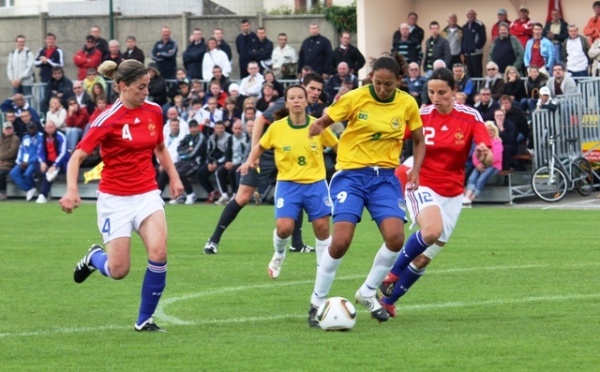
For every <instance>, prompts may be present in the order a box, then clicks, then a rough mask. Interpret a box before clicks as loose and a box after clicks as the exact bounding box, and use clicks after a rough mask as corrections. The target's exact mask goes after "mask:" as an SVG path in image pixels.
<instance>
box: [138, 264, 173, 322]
mask: <svg viewBox="0 0 600 372" xmlns="http://www.w3.org/2000/svg"><path fill="white" fill-rule="evenodd" d="M166 285H167V263H166V262H164V263H157V262H152V261H150V260H148V268H147V269H146V275H145V276H144V283H143V284H142V302H141V304H140V315H139V317H138V321H137V325H140V324H142V323H143V322H145V321H146V320H148V319H149V318H150V317H152V314H154V311H155V310H156V306H158V301H159V300H160V296H161V295H162V293H163V290H164V289H165V286H166Z"/></svg>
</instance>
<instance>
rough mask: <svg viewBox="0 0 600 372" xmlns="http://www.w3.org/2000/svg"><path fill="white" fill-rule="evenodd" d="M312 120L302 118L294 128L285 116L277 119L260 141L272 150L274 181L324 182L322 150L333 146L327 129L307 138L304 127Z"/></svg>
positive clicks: (334, 141)
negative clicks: (275, 176) (301, 123)
mask: <svg viewBox="0 0 600 372" xmlns="http://www.w3.org/2000/svg"><path fill="white" fill-rule="evenodd" d="M315 120H316V119H315V118H313V117H312V116H307V117H306V124H304V125H302V126H295V125H293V124H292V122H291V120H290V118H289V116H288V117H285V118H283V119H281V120H277V121H276V122H274V123H273V124H271V125H270V126H269V130H267V132H266V133H265V134H264V135H263V136H262V138H261V139H260V146H261V147H262V148H264V149H273V150H274V152H275V164H276V165H277V180H279V181H294V182H298V183H313V182H317V181H321V180H323V179H325V160H324V159H323V149H324V148H325V147H333V146H335V145H337V143H338V139H337V137H336V136H335V134H333V132H332V131H331V130H330V129H327V130H324V131H323V133H321V134H320V135H318V136H314V137H310V138H309V136H308V127H309V126H310V124H311V123H312V122H313V121H315Z"/></svg>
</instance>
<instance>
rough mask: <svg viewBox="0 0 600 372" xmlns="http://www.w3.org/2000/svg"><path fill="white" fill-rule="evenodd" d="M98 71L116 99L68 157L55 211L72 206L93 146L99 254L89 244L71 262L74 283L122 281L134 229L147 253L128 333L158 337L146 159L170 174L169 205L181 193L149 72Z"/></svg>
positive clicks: (154, 235)
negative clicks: (98, 170) (95, 277)
mask: <svg viewBox="0 0 600 372" xmlns="http://www.w3.org/2000/svg"><path fill="white" fill-rule="evenodd" d="M99 71H100V72H101V73H102V74H103V75H105V76H107V77H108V78H110V79H113V80H114V82H115V83H116V88H115V89H116V90H117V91H118V92H119V99H118V100H117V101H116V102H115V103H114V104H113V105H112V107H111V108H110V109H109V110H107V111H106V112H104V113H102V114H101V115H100V116H99V117H98V118H97V119H96V121H94V123H92V125H91V127H90V130H89V131H88V132H87V134H86V135H85V137H84V138H83V139H82V140H81V142H80V143H79V145H78V146H77V148H76V150H75V151H74V152H73V155H72V156H71V160H70V161H69V165H68V168H67V192H66V194H65V195H64V196H63V197H62V199H61V200H60V204H61V207H62V209H63V211H65V212H66V213H71V212H73V210H74V209H75V208H77V207H78V206H79V204H80V203H81V199H80V198H79V192H78V190H77V176H78V174H79V166H80V164H81V162H82V161H83V160H84V159H85V158H86V157H87V155H88V154H90V153H91V152H92V151H93V150H94V148H95V147H96V146H98V145H100V152H101V155H102V161H104V170H103V171H102V179H101V180H100V185H99V187H98V190H99V192H98V202H97V213H98V228H99V230H100V233H101V234H102V238H103V239H104V244H105V245H106V252H105V251H104V250H103V249H102V247H101V246H100V245H98V244H94V245H92V247H91V248H90V249H89V250H88V253H87V254H86V255H85V256H84V257H83V258H82V259H81V261H79V262H78V263H77V266H76V267H75V272H74V275H73V278H74V279H75V282H76V283H81V282H83V281H84V280H85V279H87V277H88V276H89V275H90V274H91V273H93V272H94V271H96V270H98V271H100V273H102V275H104V276H107V277H109V278H113V279H122V278H124V277H125V276H126V275H127V273H128V272H129V266H130V262H131V260H130V246H131V231H132V230H135V231H136V232H137V233H138V234H139V235H140V237H141V238H142V241H143V242H144V245H145V247H146V252H147V253H148V268H147V270H146V276H145V277H144V282H143V284H142V301H141V305H140V311H139V317H138V319H137V321H136V323H135V325H134V329H135V330H136V331H151V332H152V331H161V329H160V328H159V327H158V326H157V325H156V324H155V323H154V320H153V319H152V314H153V313H154V310H155V309H156V306H157V305H158V301H159V299H160V296H161V295H162V293H163V290H164V288H165V283H166V281H165V280H166V276H167V223H166V219H165V213H164V210H163V207H164V202H163V200H162V198H161V196H160V191H159V190H158V187H157V184H156V172H155V170H154V166H153V165H152V154H153V153H154V154H156V157H157V158H158V160H159V162H160V164H161V165H162V167H163V168H164V169H165V171H166V172H167V173H168V174H169V180H170V189H171V190H170V191H171V195H172V196H173V198H177V197H178V196H179V195H180V194H181V193H182V191H183V185H182V184H181V181H180V179H179V176H178V174H177V171H176V170H175V167H174V165H173V162H172V161H171V157H170V156H169V153H168V151H167V148H166V147H165V144H164V138H163V128H162V127H163V122H164V120H163V116H162V110H161V108H160V106H159V105H157V104H155V103H152V102H149V101H146V97H147V96H148V83H149V82H150V76H149V75H148V69H147V68H146V67H144V65H143V64H141V63H140V62H138V61H136V60H126V61H123V62H122V63H121V64H120V65H119V67H118V68H117V65H116V64H115V63H114V62H112V61H106V62H104V63H103V64H102V65H100V67H99Z"/></svg>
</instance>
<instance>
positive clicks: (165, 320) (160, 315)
mask: <svg viewBox="0 0 600 372" xmlns="http://www.w3.org/2000/svg"><path fill="white" fill-rule="evenodd" d="M551 266H552V265H547V264H545V265H540V264H535V265H518V266H484V267H463V268H451V269H440V270H437V269H434V270H430V271H428V274H427V275H435V274H454V273H464V272H472V271H500V270H528V269H539V268H546V267H551ZM587 266H600V263H595V262H589V263H584V264H573V265H563V266H562V267H571V268H580V267H587ZM362 278H364V275H348V276H342V277H339V278H336V280H342V281H343V280H355V279H362ZM312 283H314V280H312V279H311V280H299V281H292V282H281V281H277V282H275V281H273V282H270V283H268V284H257V285H248V286H237V287H225V288H220V289H214V290H210V291H204V292H197V293H191V294H187V295H182V296H177V297H171V298H163V299H161V302H160V305H159V307H158V309H157V310H156V313H155V314H154V316H155V317H156V318H157V319H160V322H161V324H173V325H192V326H195V325H210V324H226V323H231V322H234V323H245V322H260V321H273V320H280V319H288V318H303V317H305V316H306V314H305V313H302V314H279V315H272V316H264V317H244V318H227V319H210V320H203V321H187V320H182V319H179V318H177V317H175V316H171V315H168V314H166V313H165V311H164V308H165V307H166V306H167V305H171V304H174V303H176V302H179V301H185V300H191V299H195V298H198V297H206V296H214V295H221V294H223V293H229V292H239V291H246V290H256V289H269V288H274V287H289V286H297V285H303V284H312ZM575 296H576V297H560V296H558V297H556V296H554V297H544V298H545V299H546V300H547V301H548V300H561V299H562V300H566V299H571V298H573V299H577V298H581V299H586V298H588V297H589V296H586V295H581V296H583V297H577V296H578V295H575ZM597 297H600V295H599V296H597ZM589 298H596V297H589ZM538 300H540V299H539V298H538ZM503 301H504V302H503ZM532 301H536V298H535V297H531V298H529V299H515V300H492V301H480V302H472V303H469V302H445V303H439V304H425V305H405V306H402V309H403V311H404V310H408V311H410V310H425V309H434V308H444V307H448V308H451V307H463V306H464V307H466V306H478V305H479V306H483V305H501V304H504V303H506V304H509V303H520V302H532ZM540 301H543V299H541V300H540ZM361 312H362V311H361ZM131 328H132V326H124V325H108V326H99V327H61V328H54V329H50V330H45V331H30V332H14V333H11V332H4V333H0V338H7V337H34V336H45V335H52V334H69V333H81V332H96V331H109V330H118V331H122V330H130V329H131Z"/></svg>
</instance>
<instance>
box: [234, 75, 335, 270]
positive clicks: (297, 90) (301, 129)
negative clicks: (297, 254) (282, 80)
mask: <svg viewBox="0 0 600 372" xmlns="http://www.w3.org/2000/svg"><path fill="white" fill-rule="evenodd" d="M284 98H285V108H284V109H282V110H281V111H278V112H276V113H275V116H276V117H282V116H283V119H280V120H277V121H276V122H274V123H273V124H271V126H270V127H269V130H268V131H267V132H266V133H265V134H264V135H263V136H262V138H261V139H260V142H259V143H258V144H257V145H256V146H254V148H253V149H252V151H251V152H250V155H249V156H248V160H246V163H244V164H243V165H242V166H241V167H240V173H241V174H242V175H243V176H244V175H246V174H247V173H248V168H255V167H257V166H258V165H259V164H258V160H259V158H260V155H261V154H262V153H263V152H264V151H265V150H268V149H273V150H274V152H275V164H276V165H277V188H276V191H275V218H276V219H277V227H276V229H275V231H274V232H273V246H274V248H275V253H274V255H273V258H272V259H271V262H269V276H270V277H271V278H273V279H275V278H277V277H278V276H279V274H280V272H281V266H282V265H283V261H284V259H285V252H286V247H287V244H288V241H289V240H290V236H291V235H292V232H293V231H294V225H295V224H296V219H297V218H298V215H299V213H300V211H301V209H302V208H304V209H305V210H306V212H307V213H308V220H309V221H311V222H312V225H313V230H314V232H315V236H316V237H317V244H316V247H317V252H316V253H317V265H318V263H319V257H320V255H321V253H322V251H324V250H325V249H326V248H327V246H328V245H329V243H330V242H331V239H330V234H329V216H330V215H331V200H330V199H329V191H328V190H327V182H326V181H325V159H324V158H323V149H324V148H325V147H335V146H336V145H337V143H338V140H337V137H336V136H335V134H333V132H332V131H331V130H325V131H323V132H322V133H321V134H320V135H319V136H314V137H310V138H309V136H308V127H309V125H310V124H311V123H312V122H314V121H315V120H316V119H315V118H313V117H311V116H308V115H307V114H306V107H307V106H308V94H307V93H306V90H305V89H304V87H302V86H300V85H292V86H290V87H288V88H287V89H286V90H285V92H284ZM288 115H289V116H288Z"/></svg>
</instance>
